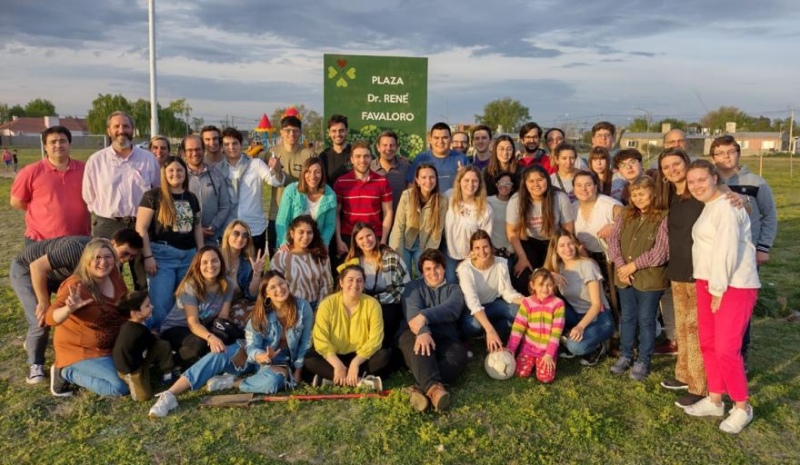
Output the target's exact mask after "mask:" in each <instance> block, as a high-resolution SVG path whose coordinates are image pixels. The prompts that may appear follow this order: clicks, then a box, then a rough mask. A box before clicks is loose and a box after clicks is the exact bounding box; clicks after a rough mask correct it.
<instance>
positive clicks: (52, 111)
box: [25, 98, 58, 117]
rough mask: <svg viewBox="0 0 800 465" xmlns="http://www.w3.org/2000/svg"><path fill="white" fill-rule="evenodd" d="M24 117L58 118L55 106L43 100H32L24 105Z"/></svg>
mask: <svg viewBox="0 0 800 465" xmlns="http://www.w3.org/2000/svg"><path fill="white" fill-rule="evenodd" d="M25 116H32V117H41V116H58V113H56V106H55V105H53V102H51V101H50V100H47V99H43V98H37V99H33V100H31V101H30V102H28V104H27V105H25Z"/></svg>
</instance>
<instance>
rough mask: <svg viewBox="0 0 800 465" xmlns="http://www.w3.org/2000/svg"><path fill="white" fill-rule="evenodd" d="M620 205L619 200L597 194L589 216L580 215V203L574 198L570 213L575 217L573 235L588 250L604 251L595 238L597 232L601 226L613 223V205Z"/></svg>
mask: <svg viewBox="0 0 800 465" xmlns="http://www.w3.org/2000/svg"><path fill="white" fill-rule="evenodd" d="M615 206H618V207H621V206H622V203H620V202H619V200H616V199H613V198H611V197H609V196H607V195H603V194H598V195H597V202H595V204H594V207H592V211H591V212H590V213H589V217H588V218H587V217H585V216H583V215H581V212H580V203H579V202H578V201H577V200H576V201H575V202H572V214H573V216H574V217H575V235H576V236H577V237H578V240H579V241H580V243H581V244H583V246H584V247H585V248H586V250H588V251H590V252H595V253H600V252H603V251H605V247H604V246H603V245H602V244H601V243H600V241H599V240H598V238H597V232H598V231H600V230H601V229H602V228H603V226H605V225H607V224H610V223H614V207H615Z"/></svg>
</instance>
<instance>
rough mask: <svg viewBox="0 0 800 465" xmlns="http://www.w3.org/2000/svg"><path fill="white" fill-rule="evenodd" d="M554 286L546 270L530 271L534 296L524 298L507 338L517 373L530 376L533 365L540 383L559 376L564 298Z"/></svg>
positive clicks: (551, 277) (551, 276)
mask: <svg viewBox="0 0 800 465" xmlns="http://www.w3.org/2000/svg"><path fill="white" fill-rule="evenodd" d="M555 287H556V284H555V281H554V280H553V275H551V274H550V272H549V271H547V270H546V269H544V268H539V269H537V270H536V271H534V272H533V274H531V279H530V281H529V282H528V290H529V291H530V292H531V296H530V297H526V298H525V299H524V300H523V301H522V305H520V307H519V311H518V312H517V317H516V318H515V319H514V326H513V327H512V328H511V336H510V337H509V338H508V350H509V351H510V352H511V353H512V354H514V356H515V357H516V359H517V369H516V375H517V376H519V377H520V378H527V377H529V376H530V375H531V373H532V371H533V367H534V366H535V367H536V379H538V380H539V381H540V382H542V383H551V382H553V379H555V377H556V357H557V355H558V344H559V338H560V337H561V331H562V330H563V329H564V301H563V300H561V299H559V298H558V297H556V296H555V295H554V294H553V291H554V290H555ZM517 349H519V355H517Z"/></svg>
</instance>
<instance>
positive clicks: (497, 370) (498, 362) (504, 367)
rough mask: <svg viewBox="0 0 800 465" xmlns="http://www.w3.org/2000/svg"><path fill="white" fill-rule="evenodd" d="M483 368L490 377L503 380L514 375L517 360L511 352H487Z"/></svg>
mask: <svg viewBox="0 0 800 465" xmlns="http://www.w3.org/2000/svg"><path fill="white" fill-rule="evenodd" d="M483 368H484V369H486V374H487V375H489V377H490V378H492V379H499V380H504V379H508V378H511V377H512V376H514V370H516V369H517V362H516V361H515V360H514V356H513V355H511V352H509V351H507V350H498V351H497V352H489V355H487V356H486V360H484V362H483Z"/></svg>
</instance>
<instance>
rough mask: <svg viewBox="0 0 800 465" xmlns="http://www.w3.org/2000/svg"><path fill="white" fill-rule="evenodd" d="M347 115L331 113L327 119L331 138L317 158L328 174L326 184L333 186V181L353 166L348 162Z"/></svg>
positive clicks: (349, 149)
mask: <svg viewBox="0 0 800 465" xmlns="http://www.w3.org/2000/svg"><path fill="white" fill-rule="evenodd" d="M347 129H348V126H347V117H346V116H344V115H331V117H330V119H329V120H328V137H330V138H331V144H332V145H331V146H330V147H328V148H326V149H325V150H323V151H322V152H320V154H319V158H320V159H321V160H322V164H323V165H324V166H325V173H326V175H327V176H328V185H329V186H331V187H333V183H334V182H336V180H337V179H338V178H339V176H341V175H343V174H345V173H347V172H348V171H350V170H351V169H352V168H353V166H352V165H351V164H350V151H351V150H352V148H351V147H350V143H349V142H347Z"/></svg>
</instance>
